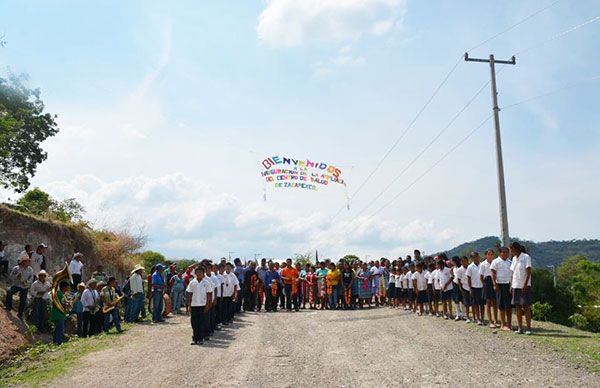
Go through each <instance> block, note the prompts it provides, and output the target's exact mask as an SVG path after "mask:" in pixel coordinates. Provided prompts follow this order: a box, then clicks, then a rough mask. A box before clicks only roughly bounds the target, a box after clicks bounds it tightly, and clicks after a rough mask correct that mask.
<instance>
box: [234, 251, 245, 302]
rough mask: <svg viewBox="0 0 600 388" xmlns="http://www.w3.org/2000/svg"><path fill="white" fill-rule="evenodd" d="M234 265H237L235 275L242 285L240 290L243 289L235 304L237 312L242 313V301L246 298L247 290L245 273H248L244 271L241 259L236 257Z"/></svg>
mask: <svg viewBox="0 0 600 388" xmlns="http://www.w3.org/2000/svg"><path fill="white" fill-rule="evenodd" d="M233 263H234V264H235V268H234V269H233V273H235V276H237V278H238V282H239V283H240V289H241V291H240V295H239V298H238V300H237V302H236V304H235V312H236V313H239V312H241V311H242V299H243V298H244V296H245V295H244V291H245V289H244V272H246V271H245V269H244V266H243V265H242V260H240V258H239V257H236V258H235V259H234V260H233Z"/></svg>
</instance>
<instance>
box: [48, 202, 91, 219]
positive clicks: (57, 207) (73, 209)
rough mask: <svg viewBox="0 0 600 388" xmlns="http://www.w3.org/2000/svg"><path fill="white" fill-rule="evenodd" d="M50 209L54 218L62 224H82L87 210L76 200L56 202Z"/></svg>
mask: <svg viewBox="0 0 600 388" xmlns="http://www.w3.org/2000/svg"><path fill="white" fill-rule="evenodd" d="M50 209H51V211H52V214H53V216H54V218H56V219H57V220H59V221H62V222H80V221H82V220H83V215H84V214H85V208H84V207H83V206H82V205H81V204H80V203H79V202H77V201H76V200H75V198H67V199H65V200H64V201H60V202H54V203H53V204H52V205H51V206H50Z"/></svg>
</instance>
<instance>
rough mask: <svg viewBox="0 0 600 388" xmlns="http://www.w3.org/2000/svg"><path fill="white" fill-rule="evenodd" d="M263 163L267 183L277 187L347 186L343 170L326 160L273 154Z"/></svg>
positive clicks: (263, 174) (309, 188)
mask: <svg viewBox="0 0 600 388" xmlns="http://www.w3.org/2000/svg"><path fill="white" fill-rule="evenodd" d="M262 165H263V167H264V171H262V173H261V175H262V176H263V177H264V179H265V183H272V184H273V186H274V187H276V188H291V189H304V190H313V191H317V190H318V188H319V187H323V186H329V185H330V184H334V183H337V184H340V185H344V186H346V182H345V181H344V179H343V178H342V170H341V169H340V168H338V167H336V166H333V165H330V164H327V163H324V162H319V161H314V160H310V159H293V158H288V157H282V156H271V157H268V158H266V159H264V160H263V161H262Z"/></svg>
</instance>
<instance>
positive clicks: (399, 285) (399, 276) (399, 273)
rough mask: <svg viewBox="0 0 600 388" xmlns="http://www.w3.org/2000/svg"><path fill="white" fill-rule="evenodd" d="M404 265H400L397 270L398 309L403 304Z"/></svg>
mask: <svg viewBox="0 0 600 388" xmlns="http://www.w3.org/2000/svg"><path fill="white" fill-rule="evenodd" d="M401 265H402V264H399V265H398V267H397V269H396V308H397V309H398V308H400V307H401V303H402V267H401Z"/></svg>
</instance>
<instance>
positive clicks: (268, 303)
mask: <svg viewBox="0 0 600 388" xmlns="http://www.w3.org/2000/svg"><path fill="white" fill-rule="evenodd" d="M277 298H278V295H277V294H275V295H273V294H272V293H271V287H268V288H265V310H267V311H277Z"/></svg>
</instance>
